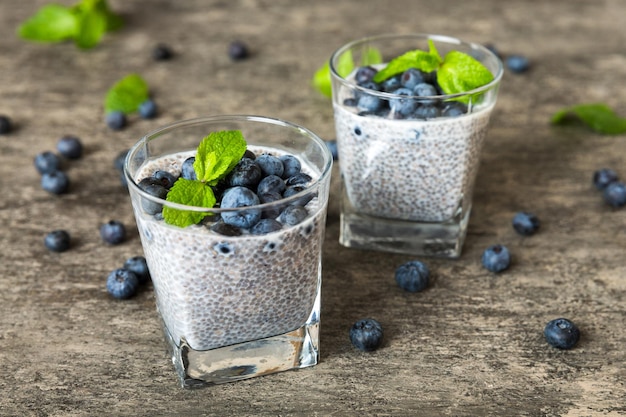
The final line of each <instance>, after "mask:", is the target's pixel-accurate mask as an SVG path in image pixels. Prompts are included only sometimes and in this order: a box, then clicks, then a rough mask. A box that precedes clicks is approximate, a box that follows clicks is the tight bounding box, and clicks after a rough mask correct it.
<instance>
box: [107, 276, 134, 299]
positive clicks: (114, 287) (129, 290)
mask: <svg viewBox="0 0 626 417" xmlns="http://www.w3.org/2000/svg"><path fill="white" fill-rule="evenodd" d="M138 289H139V278H137V275H136V274H135V273H134V272H132V271H129V270H128V269H124V268H118V269H116V270H114V271H112V272H111V273H110V274H109V276H108V277H107V291H108V292H109V294H111V295H112V296H113V297H115V298H119V299H126V298H130V297H132V296H133V295H135V294H137V290H138Z"/></svg>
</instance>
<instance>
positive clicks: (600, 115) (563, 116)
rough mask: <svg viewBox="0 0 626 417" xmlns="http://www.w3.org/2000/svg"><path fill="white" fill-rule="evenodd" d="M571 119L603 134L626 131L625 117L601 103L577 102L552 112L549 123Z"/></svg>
mask: <svg viewBox="0 0 626 417" xmlns="http://www.w3.org/2000/svg"><path fill="white" fill-rule="evenodd" d="M572 119H575V120H578V121H582V122H583V123H584V124H586V125H587V126H588V127H589V128H591V130H593V131H595V132H597V133H601V134H605V135H619V134H622V133H626V118H623V117H620V116H618V115H617V114H615V112H614V111H613V109H611V108H610V107H609V106H607V105H606V104H603V103H591V104H578V105H575V106H570V107H566V108H564V109H561V110H559V111H557V112H556V113H554V115H552V118H551V123H552V124H555V125H563V124H566V123H568V122H570V121H571V120H572Z"/></svg>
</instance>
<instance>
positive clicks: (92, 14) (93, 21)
mask: <svg viewBox="0 0 626 417" xmlns="http://www.w3.org/2000/svg"><path fill="white" fill-rule="evenodd" d="M78 20H79V25H78V32H77V33H76V36H75V37H74V41H75V42H76V45H77V46H78V47H79V48H82V49H89V48H93V47H94V46H96V45H97V44H98V43H99V42H100V39H102V36H104V33H105V32H106V30H107V17H106V15H104V14H103V13H101V12H99V11H97V10H85V11H83V12H81V14H80V19H78Z"/></svg>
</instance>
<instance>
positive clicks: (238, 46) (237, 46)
mask: <svg viewBox="0 0 626 417" xmlns="http://www.w3.org/2000/svg"><path fill="white" fill-rule="evenodd" d="M249 55H250V52H249V51H248V45H246V44H245V43H244V42H242V41H239V40H236V41H233V42H231V43H230V44H229V45H228V56H229V57H230V59H232V60H233V61H241V60H243V59H246V58H248V56H249Z"/></svg>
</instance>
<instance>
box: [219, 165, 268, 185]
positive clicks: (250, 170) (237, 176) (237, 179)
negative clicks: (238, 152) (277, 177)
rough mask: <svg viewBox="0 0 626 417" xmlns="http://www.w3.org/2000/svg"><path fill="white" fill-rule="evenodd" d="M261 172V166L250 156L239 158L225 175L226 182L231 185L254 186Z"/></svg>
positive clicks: (259, 179)
mask: <svg viewBox="0 0 626 417" xmlns="http://www.w3.org/2000/svg"><path fill="white" fill-rule="evenodd" d="M262 177H263V172H262V171H261V167H259V165H258V164H257V163H256V161H255V160H253V159H250V158H241V160H240V161H239V162H238V163H237V165H236V166H235V168H233V170H232V171H230V173H229V174H228V176H227V177H226V182H227V183H228V185H230V186H231V187H237V186H243V187H248V188H255V187H256V186H257V185H258V184H259V181H261V178H262Z"/></svg>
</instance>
